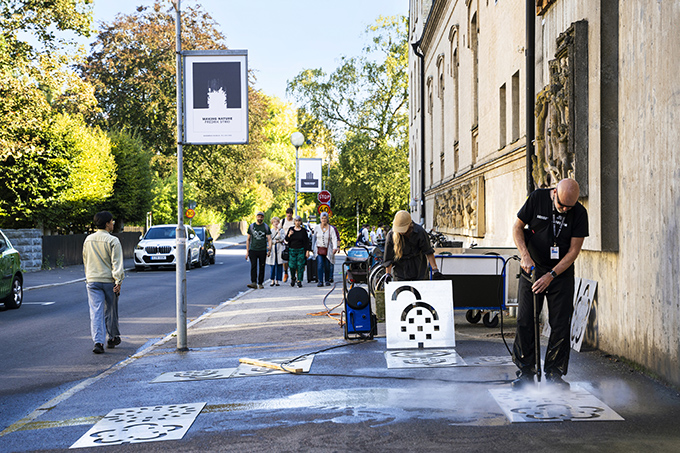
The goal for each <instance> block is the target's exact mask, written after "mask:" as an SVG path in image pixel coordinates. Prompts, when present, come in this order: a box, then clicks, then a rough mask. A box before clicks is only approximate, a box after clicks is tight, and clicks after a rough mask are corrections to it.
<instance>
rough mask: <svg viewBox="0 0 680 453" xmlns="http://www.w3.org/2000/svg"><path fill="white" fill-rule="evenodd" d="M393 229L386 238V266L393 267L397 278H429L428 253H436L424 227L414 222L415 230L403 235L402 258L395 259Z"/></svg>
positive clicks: (407, 279)
mask: <svg viewBox="0 0 680 453" xmlns="http://www.w3.org/2000/svg"><path fill="white" fill-rule="evenodd" d="M393 237H394V236H393V232H392V230H390V231H389V233H387V237H386V239H385V254H384V261H383V265H384V266H386V267H387V266H389V265H390V264H391V265H392V266H393V267H392V273H394V277H395V278H396V279H397V280H406V281H409V280H427V278H428V275H427V257H426V256H427V255H431V254H433V253H434V249H433V248H432V245H431V244H430V238H429V236H428V235H427V232H426V231H425V229H424V228H423V227H421V226H420V225H418V224H417V223H414V224H413V231H411V234H410V235H409V236H408V237H406V236H403V235H402V237H403V239H404V246H403V249H402V252H403V253H402V256H401V258H400V259H398V260H395V259H394V240H393Z"/></svg>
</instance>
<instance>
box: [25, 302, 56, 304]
mask: <svg viewBox="0 0 680 453" xmlns="http://www.w3.org/2000/svg"><path fill="white" fill-rule="evenodd" d="M54 304H56V302H24V303H23V305H54Z"/></svg>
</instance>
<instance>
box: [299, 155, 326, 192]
mask: <svg viewBox="0 0 680 453" xmlns="http://www.w3.org/2000/svg"><path fill="white" fill-rule="evenodd" d="M321 164H322V160H321V159H298V180H297V186H298V192H321V174H322V173H323V171H322V169H321Z"/></svg>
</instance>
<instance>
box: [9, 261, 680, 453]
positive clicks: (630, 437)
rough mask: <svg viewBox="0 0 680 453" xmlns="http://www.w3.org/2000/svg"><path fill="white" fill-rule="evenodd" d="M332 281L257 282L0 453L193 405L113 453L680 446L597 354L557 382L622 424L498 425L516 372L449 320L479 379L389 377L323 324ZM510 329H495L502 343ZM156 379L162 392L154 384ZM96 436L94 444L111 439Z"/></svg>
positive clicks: (671, 407) (459, 316)
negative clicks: (292, 361)
mask: <svg viewBox="0 0 680 453" xmlns="http://www.w3.org/2000/svg"><path fill="white" fill-rule="evenodd" d="M339 268H340V266H338V265H337V264H336V270H337V269H339ZM335 280H336V282H338V283H337V287H336V288H335V289H334V290H332V291H331V289H332V287H317V286H316V284H314V283H311V284H307V283H306V279H305V283H304V286H303V288H292V287H290V286H289V285H287V284H283V285H282V286H280V287H270V286H268V285H269V282H265V285H267V286H265V289H258V290H249V291H245V292H244V293H243V294H241V295H240V296H238V297H236V298H234V299H232V300H230V301H227V302H225V303H223V304H222V305H220V306H219V307H217V308H216V309H214V310H212V311H210V312H208V313H206V314H205V315H203V316H202V317H200V318H199V319H197V320H195V321H194V322H192V323H191V324H190V325H189V329H188V346H189V348H190V350H189V351H188V352H178V351H177V350H176V343H175V342H176V338H175V337H174V335H170V336H168V337H166V338H165V339H163V340H161V341H160V342H158V343H156V344H155V345H153V346H151V347H149V348H147V349H146V350H144V351H141V352H139V353H138V354H136V355H134V356H132V357H130V358H128V359H124V360H122V361H121V362H120V363H118V364H117V365H115V366H114V367H112V368H111V369H109V370H108V371H106V372H104V373H102V374H101V375H99V376H95V377H93V378H91V379H88V380H86V381H84V382H81V383H79V384H78V385H76V386H75V387H74V388H72V389H69V390H66V391H65V392H64V393H63V394H62V395H60V396H59V397H57V398H55V399H53V400H52V401H49V402H46V403H45V404H44V405H43V406H42V407H41V408H39V409H37V410H36V411H34V412H33V413H32V414H30V415H29V416H28V417H27V418H26V419H24V420H23V421H21V422H18V423H15V424H14V425H12V426H11V427H10V428H9V429H8V430H6V432H5V433H4V434H2V435H1V436H0V450H3V451H26V450H31V451H33V450H39V449H64V450H65V449H68V448H69V446H71V445H73V444H74V443H75V442H76V441H77V440H78V439H80V438H81V436H83V435H84V434H85V433H86V432H88V430H90V429H91V428H92V427H93V425H95V423H97V422H99V421H100V420H102V419H103V417H104V416H105V415H106V414H108V413H109V412H110V411H112V410H115V409H122V408H141V407H156V406H166V405H172V407H175V408H183V407H187V405H190V404H193V403H206V404H205V406H204V407H203V408H202V410H200V411H199V412H200V413H199V415H198V416H197V417H196V419H195V421H194V422H193V424H191V423H189V425H190V428H188V430H187V432H186V434H184V436H183V437H182V438H181V440H176V441H166V442H150V443H144V444H136V445H135V446H129V447H128V448H127V449H124V450H116V451H140V450H141V451H162V450H163V451H164V450H167V449H172V450H176V451H320V452H321V451H324V452H325V451H331V450H332V451H454V450H458V451H503V452H511V451H537V450H539V449H540V450H545V449H550V451H574V450H575V449H579V448H580V449H583V448H586V447H587V448H590V449H593V450H595V449H597V450H599V451H617V452H620V451H678V448H679V447H680V433H678V430H677V419H678V417H679V416H680V396H679V395H678V393H677V391H675V390H673V389H670V388H668V387H664V386H663V385H660V384H658V383H656V382H654V381H652V380H651V379H649V378H647V377H646V376H644V375H642V374H640V373H638V372H636V371H634V370H632V369H631V368H630V367H629V366H627V365H625V364H624V363H622V362H619V361H617V360H616V359H614V358H612V357H609V356H607V355H605V354H603V353H601V352H599V351H589V352H581V353H577V352H572V359H571V363H570V370H569V374H568V376H567V380H568V381H569V382H571V383H572V385H573V386H578V387H579V388H581V389H584V390H585V391H587V392H588V393H590V394H591V395H593V396H594V397H596V398H598V399H599V400H600V401H601V402H603V403H604V404H606V405H608V406H609V407H610V408H611V409H612V410H613V411H615V412H616V413H618V414H619V415H620V416H621V417H623V419H624V420H623V421H610V422H605V421H599V422H596V423H573V424H572V423H565V422H559V421H558V422H557V423H513V424H511V423H510V422H509V420H508V418H507V417H506V414H504V413H503V411H502V410H501V409H500V407H499V405H498V403H496V401H494V399H493V398H492V396H491V395H492V394H491V391H496V390H499V389H500V390H502V389H507V388H508V386H509V385H508V384H509V381H510V380H511V379H512V378H514V372H515V367H514V366H513V365H507V364H505V365H503V364H491V363H490V362H491V360H490V358H505V359H507V356H508V353H507V351H506V349H505V346H504V345H503V342H502V340H501V337H500V329H499V328H493V329H491V328H487V327H484V326H483V325H482V324H481V323H479V324H469V323H467V322H466V321H465V316H464V315H465V314H464V312H462V311H460V312H456V314H455V318H456V320H455V330H456V332H455V333H456V352H457V353H458V354H459V355H460V356H461V357H462V358H463V359H465V360H470V361H471V360H472V359H484V358H486V359H487V360H489V366H456V367H447V368H437V367H429V368H398V369H393V368H392V369H388V368H387V367H386V359H385V352H386V344H385V338H384V337H378V338H376V339H375V340H374V341H369V342H357V341H355V342H347V341H346V340H344V338H343V330H342V328H341V327H340V326H339V325H338V321H337V320H336V319H334V318H332V317H330V316H326V315H324V314H323V312H325V311H327V309H326V306H327V307H328V308H331V307H334V306H336V305H339V304H342V301H343V298H342V287H341V284H340V280H341V278H340V275H337V274H336V276H335ZM244 289H245V288H244ZM324 301H325V305H324ZM341 310H342V306H340V307H338V308H337V309H335V310H334V312H335V313H339V312H340V311H341ZM512 321H514V320H511V321H510V325H507V324H506V335H507V336H509V337H510V338H509V339H508V341H509V342H510V343H511V342H512V338H511V337H512V332H513V331H514V323H513V322H512ZM507 322H508V320H506V323H507ZM508 332H510V333H509V334H508ZM123 341H125V340H124V339H123ZM542 341H543V344H545V342H546V339H545V338H544V339H543V340H542ZM329 348H334V349H329ZM324 350H325V351H324ZM320 351H324V352H320ZM315 352H317V353H316V354H313V355H312V356H311V357H312V358H313V361H312V364H311V368H310V370H309V372H308V373H304V374H302V375H292V374H285V373H284V374H274V373H272V372H271V371H270V370H266V369H262V368H258V367H241V368H238V367H239V359H241V358H246V357H247V358H254V359H280V358H286V357H287V358H294V357H298V356H300V355H304V354H310V353H315ZM109 353H116V350H114V351H110V350H107V354H109ZM237 368H238V369H237ZM162 376H163V377H164V379H170V380H172V381H171V382H153V381H154V380H157V379H159V378H160V377H162ZM573 388H576V387H573ZM582 404H585V403H582ZM577 409H579V410H583V411H591V416H590V418H588V417H585V416H584V417H583V419H584V420H589V419H596V418H597V416H598V415H597V414H599V412H597V411H598V410H599V408H597V407H596V408H593V407H589V408H586V407H583V408H580V407H579V408H577ZM542 410H544V411H546V412H543V413H542V414H543V415H545V413H549V414H552V416H553V417H554V418H553V419H552V420H551V419H547V420H546V419H540V417H538V415H539V414H537V415H536V419H535V420H533V421H555V420H559V414H560V413H562V412H561V411H563V410H567V409H566V408H565V407H553V406H547V407H544V408H543V409H542ZM571 410H574V408H571ZM551 411H552V412H551ZM593 413H594V414H595V415H593ZM194 415H195V414H194ZM135 420H136V421H137V422H139V423H141V422H140V421H139V420H138V419H135ZM121 423H122V422H121ZM129 423H132V421H129ZM179 424H181V420H179V419H177V421H176V422H175V425H179ZM142 425H143V424H142ZM142 425H136V426H137V428H133V427H128V428H129V429H128V431H126V432H127V434H126V435H128V437H127V441H140V440H142V439H144V438H146V439H148V438H153V437H155V436H158V434H157V433H156V434H153V435H151V434H149V432H148V431H145V430H144V428H140V426H142ZM166 427H167V426H166ZM146 428H147V429H148V427H146ZM135 429H136V431H135ZM173 429H174V428H173ZM46 430H49V431H46ZM106 435H107V436H109V438H104V440H105V441H102V444H106V442H111V441H112V437H111V436H114V434H113V433H108V434H106ZM173 442H174V443H173Z"/></svg>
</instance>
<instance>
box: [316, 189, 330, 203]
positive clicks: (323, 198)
mask: <svg viewBox="0 0 680 453" xmlns="http://www.w3.org/2000/svg"><path fill="white" fill-rule="evenodd" d="M316 198H317V199H318V200H319V202H321V203H323V204H327V205H330V201H331V193H330V192H329V191H327V190H322V191H321V192H319V195H317V196H316Z"/></svg>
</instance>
